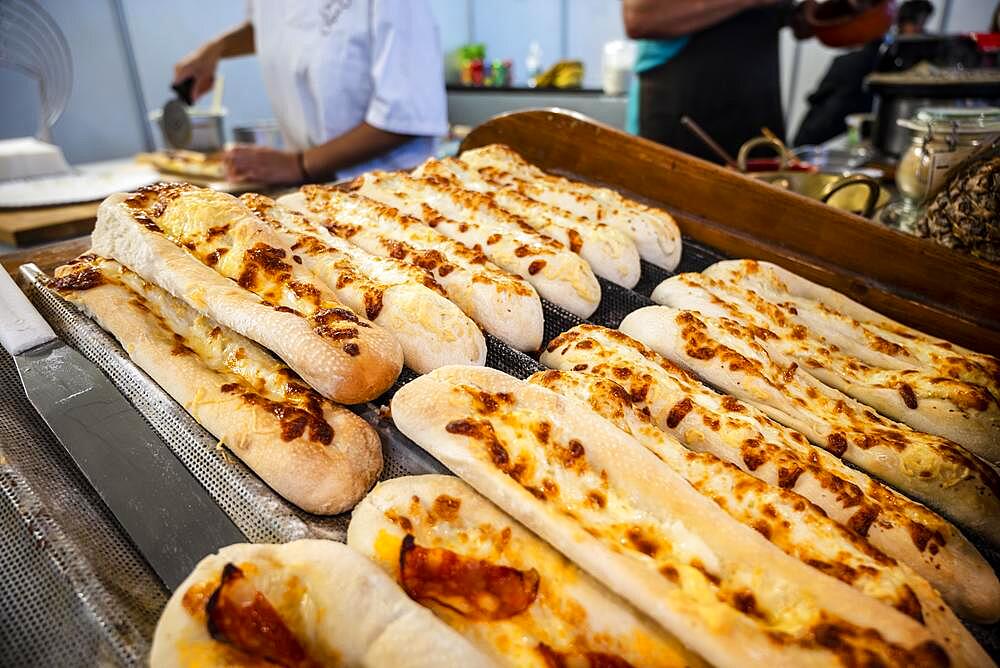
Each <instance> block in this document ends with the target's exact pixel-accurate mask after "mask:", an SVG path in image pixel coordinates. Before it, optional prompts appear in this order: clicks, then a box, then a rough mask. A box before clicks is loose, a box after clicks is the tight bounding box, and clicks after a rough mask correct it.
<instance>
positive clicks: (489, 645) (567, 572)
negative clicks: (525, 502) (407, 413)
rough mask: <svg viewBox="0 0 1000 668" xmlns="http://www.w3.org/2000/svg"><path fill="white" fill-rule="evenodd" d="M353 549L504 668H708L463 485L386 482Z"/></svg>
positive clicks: (365, 514)
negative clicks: (622, 667) (634, 667)
mask: <svg viewBox="0 0 1000 668" xmlns="http://www.w3.org/2000/svg"><path fill="white" fill-rule="evenodd" d="M347 543H348V545H350V546H351V547H353V548H354V549H356V550H357V551H358V552H360V553H361V554H364V555H365V556H367V557H369V558H370V559H372V560H373V561H374V562H375V563H377V564H378V565H379V566H381V567H382V568H383V569H384V570H385V571H386V572H387V573H388V574H389V575H390V576H392V578H393V579H394V580H396V581H397V582H399V583H400V585H401V586H402V587H403V590H404V591H406V592H407V593H408V594H409V595H410V597H411V598H414V599H415V600H417V601H418V602H420V603H421V604H422V605H424V606H426V607H428V608H430V609H431V610H433V611H434V613H435V614H436V615H437V616H438V617H440V618H441V619H442V620H444V621H445V622H447V624H448V625H449V626H451V627H452V628H454V629H455V630H456V631H458V632H459V633H461V634H462V635H463V636H465V637H466V638H467V639H468V640H469V641H470V642H471V643H472V644H474V645H475V646H477V647H479V648H480V649H481V650H482V651H483V652H484V653H486V654H489V655H490V656H491V657H492V658H493V659H494V660H495V661H496V662H497V663H499V664H501V665H507V666H518V667H520V666H538V668H549V667H550V666H553V665H556V666H572V665H583V666H625V665H629V666H644V667H649V668H653V667H654V666H660V667H665V666H672V667H678V668H679V667H680V666H701V665H706V664H704V662H703V661H701V660H700V659H699V658H698V657H697V656H696V655H692V654H691V653H690V652H688V651H687V650H685V649H684V648H683V646H682V645H681V644H680V643H679V642H678V641H677V640H676V639H674V638H672V637H671V636H669V635H668V634H667V633H665V632H664V631H663V630H662V629H660V628H659V627H658V626H657V625H656V624H655V623H653V622H652V621H650V620H649V619H647V618H645V617H644V616H642V615H640V614H639V613H638V612H636V611H635V610H634V609H633V608H632V607H631V606H629V605H628V604H627V603H625V602H624V601H622V600H621V599H619V598H618V597H617V596H615V595H614V594H612V593H611V592H609V591H608V590H607V589H605V588H604V587H602V586H601V585H599V584H598V583H597V582H596V581H594V580H593V578H591V577H590V576H588V575H587V574H586V573H584V572H583V571H581V570H580V569H579V568H578V567H577V566H575V565H574V564H573V563H572V562H571V561H569V560H568V559H566V558H565V557H563V556H562V555H561V554H559V553H558V552H556V551H555V550H554V549H552V548H551V547H550V546H549V545H548V544H546V543H545V542H544V541H542V540H541V539H539V538H537V537H536V536H535V535H534V534H532V533H531V532H530V531H528V530H527V529H525V528H524V527H522V526H521V525H520V524H518V523H517V522H516V521H515V520H513V519H511V518H510V516H508V515H506V514H505V513H504V512H503V511H502V510H500V509H498V508H497V507H496V506H494V505H493V504H491V503H490V502H489V501H487V500H486V499H484V498H483V497H481V496H479V494H477V493H476V492H475V491H473V490H472V488H471V487H469V486H468V485H466V484H465V483H464V482H462V481H461V480H459V479H458V478H455V477H452V476H441V475H426V476H416V477H408V478H396V479H394V480H389V481H387V482H383V483H381V484H380V485H379V486H378V487H376V488H375V489H374V490H372V492H371V493H370V494H369V495H368V496H367V497H365V499H364V501H363V502H362V503H360V504H359V505H358V507H357V508H355V509H354V512H353V514H352V515H351V526H350V528H349V529H348V532H347Z"/></svg>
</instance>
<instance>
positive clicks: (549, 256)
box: [355, 172, 601, 318]
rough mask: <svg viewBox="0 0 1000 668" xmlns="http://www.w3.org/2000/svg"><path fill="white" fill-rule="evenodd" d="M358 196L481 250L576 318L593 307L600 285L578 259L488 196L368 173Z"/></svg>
mask: <svg viewBox="0 0 1000 668" xmlns="http://www.w3.org/2000/svg"><path fill="white" fill-rule="evenodd" d="M355 186H356V189H357V192H358V194H360V195H364V196H365V197H370V198H372V199H374V200H377V201H379V202H382V203H383V204H388V205H389V206H392V207H395V208H397V209H399V210H400V211H402V212H403V213H405V214H407V215H410V216H414V217H416V218H419V219H420V220H422V221H424V222H425V223H427V224H428V225H430V226H431V227H433V228H434V229H436V230H437V231H438V232H441V233H442V234H444V235H445V236H448V237H451V238H452V239H454V240H456V241H460V242H461V243H463V244H465V245H466V246H470V247H472V248H478V249H479V250H482V252H483V253H485V254H486V256H487V257H488V258H489V259H490V260H492V261H493V262H494V263H496V264H497V265H499V266H500V267H502V268H504V269H506V270H507V271H510V272H512V273H515V274H517V275H518V276H520V277H521V278H523V279H524V280H526V281H528V282H529V283H531V285H532V286H534V288H535V290H537V291H538V294H539V295H541V296H542V297H544V298H545V299H548V300H549V301H550V302H552V303H554V304H557V305H559V306H562V307H563V308H565V309H566V310H567V311H569V312H571V313H574V314H576V315H578V316H580V317H581V318H586V317H587V316H589V315H590V314H591V313H593V312H594V310H595V309H597V305H598V303H600V301H601V286H600V284H599V283H598V282H597V278H595V277H594V272H593V271H592V270H591V269H590V265H588V264H587V263H586V262H585V261H584V260H583V258H581V257H580V256H579V255H577V254H575V253H573V252H572V251H570V250H569V249H568V248H566V247H565V246H563V245H562V244H561V243H559V242H558V241H555V240H554V239H551V238H549V237H547V236H545V235H542V234H539V233H537V232H535V230H533V229H531V227H529V226H528V225H527V224H525V223H524V222H523V221H521V220H520V219H519V218H517V217H516V216H512V215H511V214H509V213H507V212H506V211H504V210H503V209H501V208H500V207H499V206H497V205H496V203H495V202H494V201H493V200H492V199H490V197H488V196H487V195H483V194H482V193H475V192H472V191H470V190H465V189H464V188H460V187H458V186H456V185H454V184H452V183H450V182H449V181H445V180H444V179H436V178H434V179H430V178H428V179H415V178H413V177H411V176H408V175H406V174H399V173H391V174H390V173H385V172H370V173H368V174H364V175H362V176H360V177H358V178H357V180H356V181H355Z"/></svg>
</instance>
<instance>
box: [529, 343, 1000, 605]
mask: <svg viewBox="0 0 1000 668" xmlns="http://www.w3.org/2000/svg"><path fill="white" fill-rule="evenodd" d="M541 362H542V363H543V364H545V365H546V366H548V367H551V368H553V369H562V370H576V371H586V372H588V373H593V374H598V375H600V376H603V377H605V378H608V379H610V380H613V381H615V382H616V383H619V384H620V385H621V386H622V387H624V388H625V389H626V390H627V391H628V394H629V397H630V398H631V400H632V401H633V402H634V404H635V406H636V408H638V409H639V410H640V412H642V413H643V414H646V415H648V416H649V417H650V418H651V419H652V421H653V423H654V424H655V425H656V426H657V427H659V428H660V429H663V430H664V431H666V432H668V433H670V434H672V435H673V436H675V437H676V438H677V439H678V440H679V441H680V442H681V443H683V444H684V445H685V446H687V447H688V448H690V449H692V450H695V451H698V452H711V453H713V454H715V455H716V456H717V457H719V458H720V459H723V460H725V461H727V462H730V463H732V464H735V465H736V466H738V467H740V468H741V469H743V470H744V471H746V472H748V473H750V474H751V475H753V476H754V477H756V478H759V479H761V480H763V481H764V482H767V483H768V484H771V485H775V486H778V487H781V488H783V489H788V490H792V491H795V492H796V493H798V494H800V495H801V496H803V497H805V498H807V499H809V500H810V501H812V502H813V503H815V504H816V505H817V506H819V507H820V508H822V509H823V510H824V511H825V512H826V513H827V515H829V516H830V517H831V518H832V519H833V520H835V521H836V522H838V523H839V524H841V525H842V526H844V527H845V528H847V529H848V530H850V531H851V532H853V533H855V534H857V535H859V536H861V537H864V538H867V539H868V541H869V542H870V543H871V544H872V545H874V546H875V547H877V548H878V549H880V550H881V551H883V552H885V553H886V554H888V555H890V556H892V557H894V558H896V559H897V560H899V561H901V562H903V563H905V564H907V565H908V566H910V567H911V568H912V569H913V570H915V571H916V572H917V573H919V574H920V575H921V576H923V577H924V578H926V579H927V580H928V581H929V582H930V583H931V584H933V585H934V587H935V588H937V589H938V591H940V592H941V593H942V595H943V596H944V599H945V600H946V601H947V602H948V603H949V604H950V605H951V606H952V608H954V609H955V610H956V611H957V612H958V613H959V614H960V615H961V616H962V617H966V618H969V619H975V620H977V621H982V622H987V623H992V622H994V621H996V620H997V619H1000V581H998V580H997V576H996V575H995V574H994V572H993V569H992V568H991V567H990V565H989V564H988V563H987V562H986V560H985V559H983V557H982V555H980V554H979V552H978V551H977V550H976V548H975V547H973V546H972V544H971V543H970V542H969V541H968V540H967V539H966V538H965V537H964V536H962V534H961V533H960V532H959V531H958V529H956V528H955V527H954V526H953V525H952V524H950V523H949V522H947V521H945V520H944V519H942V518H941V517H940V516H938V515H936V514H934V513H933V512H932V511H930V510H928V509H927V508H926V507H924V506H922V505H921V504H919V503H917V502H915V501H912V500H910V499H908V498H907V497H905V496H903V495H902V494H899V493H898V492H895V491H893V490H892V489H891V488H889V487H886V486H884V485H882V484H880V483H879V482H877V481H876V480H874V479H873V478H871V477H869V476H868V475H867V474H865V473H864V472H862V471H859V470H857V469H854V468H851V467H849V466H847V465H846V464H844V463H843V462H842V461H841V460H839V459H837V458H836V457H834V456H833V455H831V454H830V453H828V452H826V451H825V450H823V449H822V448H817V447H815V446H813V445H811V444H810V443H809V441H808V440H807V439H806V438H805V437H804V436H802V435H801V434H799V433H798V432H795V431H792V430H791V429H788V428H786V427H783V426H782V425H780V424H778V423H777V422H774V421H773V420H771V419H770V418H768V417H767V415H765V414H764V413H762V412H761V411H760V410H758V409H756V408H754V407H753V406H752V405H749V404H746V403H744V402H742V401H740V400H738V399H736V398H735V397H732V396H729V395H720V394H718V393H717V392H715V391H713V390H711V389H709V388H707V387H705V386H704V385H703V384H702V383H700V382H699V381H698V380H696V379H695V378H693V377H691V376H690V375H689V374H688V373H686V372H685V371H683V370H682V369H681V368H680V367H678V366H677V365H675V364H673V363H671V362H670V361H668V360H667V359H665V358H663V357H662V356H661V355H658V354H657V353H656V352H654V351H653V350H651V349H650V348H648V347H646V346H644V345H643V344H641V343H639V342H638V341H636V340H634V339H631V338H629V337H628V336H625V335H624V334H622V333H621V332H619V331H617V330H613V329H607V328H604V327H597V326H595V325H579V326H577V327H574V328H572V329H570V330H569V331H567V332H564V333H563V334H560V335H559V336H558V337H556V338H555V339H553V340H552V342H551V343H549V346H548V349H547V350H546V352H545V353H543V354H542V356H541Z"/></svg>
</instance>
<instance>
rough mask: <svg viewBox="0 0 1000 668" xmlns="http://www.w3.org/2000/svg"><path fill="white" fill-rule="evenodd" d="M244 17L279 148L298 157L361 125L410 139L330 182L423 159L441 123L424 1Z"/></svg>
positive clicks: (279, 5) (308, 0)
mask: <svg viewBox="0 0 1000 668" xmlns="http://www.w3.org/2000/svg"><path fill="white" fill-rule="evenodd" d="M248 10H249V16H250V21H251V22H252V23H253V26H254V41H255V47H256V52H257V55H258V57H259V58H260V64H261V68H262V70H263V77H264V85H265V87H266V88H267V95H268V98H269V99H270V102H271V107H272V109H273V110H274V115H275V118H276V119H277V121H278V125H279V126H280V127H281V131H282V135H283V137H284V140H285V146H286V147H288V148H289V149H291V150H297V151H302V150H305V149H308V148H310V147H312V146H317V145H319V144H323V143H325V142H327V141H329V140H330V139H333V138H334V137H337V136H339V135H341V134H343V133H345V132H347V131H348V130H350V129H351V128H353V127H355V126H357V125H358V124H359V123H361V122H362V121H365V122H367V123H368V124H369V125H372V126H374V127H376V128H379V129H381V130H385V131H387V132H397V133H400V134H408V135H416V138H414V139H412V140H410V141H408V142H407V143H405V144H403V145H402V146H398V147H396V148H395V149H393V150H392V151H389V152H388V153H385V154H383V155H381V156H378V157H376V158H374V159H373V160H370V161H369V162H366V163H362V164H358V165H354V166H352V167H349V168H346V169H340V170H338V171H337V176H338V178H350V177H352V176H355V175H357V174H360V173H362V172H365V171H368V170H371V169H390V170H391V169H404V168H410V167H413V166H415V165H417V164H419V163H420V162H422V161H423V160H424V159H425V158H427V157H428V156H429V155H431V153H432V152H433V149H434V141H435V138H436V137H439V136H441V135H444V134H445V133H446V132H447V129H448V123H447V110H446V103H445V88H444V64H443V59H442V56H441V41H440V38H439V35H438V29H437V25H436V24H435V22H434V18H433V16H432V14H431V9H430V6H429V5H428V3H427V1H426V0H250V1H249V2H248Z"/></svg>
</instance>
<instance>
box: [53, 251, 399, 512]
mask: <svg viewBox="0 0 1000 668" xmlns="http://www.w3.org/2000/svg"><path fill="white" fill-rule="evenodd" d="M50 285H51V287H53V288H55V289H57V290H58V291H59V294H61V295H62V296H64V297H65V298H66V299H68V300H69V301H71V302H72V303H73V304H75V305H76V306H78V307H79V308H80V309H81V310H83V311H84V312H85V313H87V314H88V315H90V316H91V317H92V318H94V320H96V321H97V323H98V324H99V325H101V327H103V328H104V329H106V330H107V331H108V332H110V333H111V334H112V335H113V336H114V337H115V338H116V339H118V341H119V342H120V343H121V344H122V347H123V348H124V349H125V351H126V352H127V353H128V354H129V357H130V358H131V359H132V361H133V362H135V364H136V366H138V367H139V368H141V369H142V370H143V371H145V372H146V373H147V374H149V376H150V377H151V378H152V379H153V380H154V381H156V382H157V383H158V384H159V385H160V387H162V388H163V389H164V390H165V391H166V392H167V394H169V395H170V396H171V397H173V398H174V399H175V400H176V401H177V402H178V403H179V404H181V405H182V406H184V408H185V410H187V411H188V412H189V413H190V414H191V416H192V417H194V419H195V420H197V421H198V423H199V424H201V425H202V426H203V427H205V429H207V430H208V431H209V432H210V433H211V434H212V435H214V436H215V437H216V438H218V439H219V442H220V443H224V444H225V445H226V446H227V447H228V448H229V450H230V451H231V452H232V453H233V454H235V455H236V456H237V457H239V458H240V459H241V460H243V462H245V463H246V464H247V466H249V467H250V468H251V469H253V471H254V473H256V474H257V475H259V476H260V477H261V478H262V479H263V480H264V482H266V483H267V484H269V485H270V486H271V487H273V488H274V490H275V491H276V492H277V493H278V494H280V495H281V496H283V497H285V498H286V499H288V500H289V501H291V502H292V503H294V504H296V505H297V506H299V507H300V508H302V509H303V510H307V511H309V512H312V513H318V514H334V513H339V512H343V511H345V510H347V509H349V508H351V507H352V506H353V505H354V504H355V503H357V501H358V499H360V498H361V496H362V495H363V494H364V493H365V492H366V491H367V490H368V488H369V487H371V485H372V484H373V483H374V482H375V479H376V478H377V476H378V474H379V471H381V469H382V450H381V444H380V443H379V438H378V435H377V434H376V433H375V430H374V429H372V427H371V426H370V425H369V424H368V423H367V422H365V421H364V420H362V419H361V418H360V417H358V416H357V415H355V414H354V413H352V412H350V411H348V410H347V409H345V408H343V407H342V406H338V405H336V404H334V403H333V402H331V401H329V400H328V399H325V398H324V397H322V396H320V395H319V394H318V393H316V392H315V391H314V390H313V389H312V388H310V387H309V386H307V385H306V384H305V383H304V382H302V381H301V380H300V379H299V378H298V376H296V375H295V374H294V373H293V372H292V371H291V370H290V369H289V368H288V367H287V366H285V365H284V364H282V363H281V362H279V361H278V360H276V359H274V357H272V356H271V355H270V354H269V353H268V352H267V351H265V350H264V349H263V348H261V347H260V346H258V345H257V344H255V343H254V342H252V341H250V340H249V339H246V338H244V337H242V336H240V335H239V334H237V333H235V332H233V331H232V330H230V329H228V328H226V327H223V326H221V325H218V324H217V323H215V322H214V321H212V320H210V319H209V318H207V317H205V316H204V315H202V314H201V313H198V312H197V311H195V310H194V309H192V308H191V307H190V306H188V305H187V304H185V303H184V302H182V301H181V300H179V299H176V298H174V297H172V296H170V295H169V294H168V293H167V292H165V291H164V290H161V289H160V288H158V287H156V286H155V285H152V284H151V283H147V282H146V281H144V280H142V279H141V278H140V277H139V276H138V275H136V274H135V273H133V272H131V271H129V270H128V269H126V268H124V267H123V266H122V265H120V264H118V263H117V262H115V261H113V260H107V259H104V258H99V257H96V256H93V255H87V256H83V257H81V258H79V259H78V260H77V261H76V262H74V263H71V264H69V265H65V266H63V267H60V268H58V269H57V270H56V279H55V280H54V281H51V282H50Z"/></svg>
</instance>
